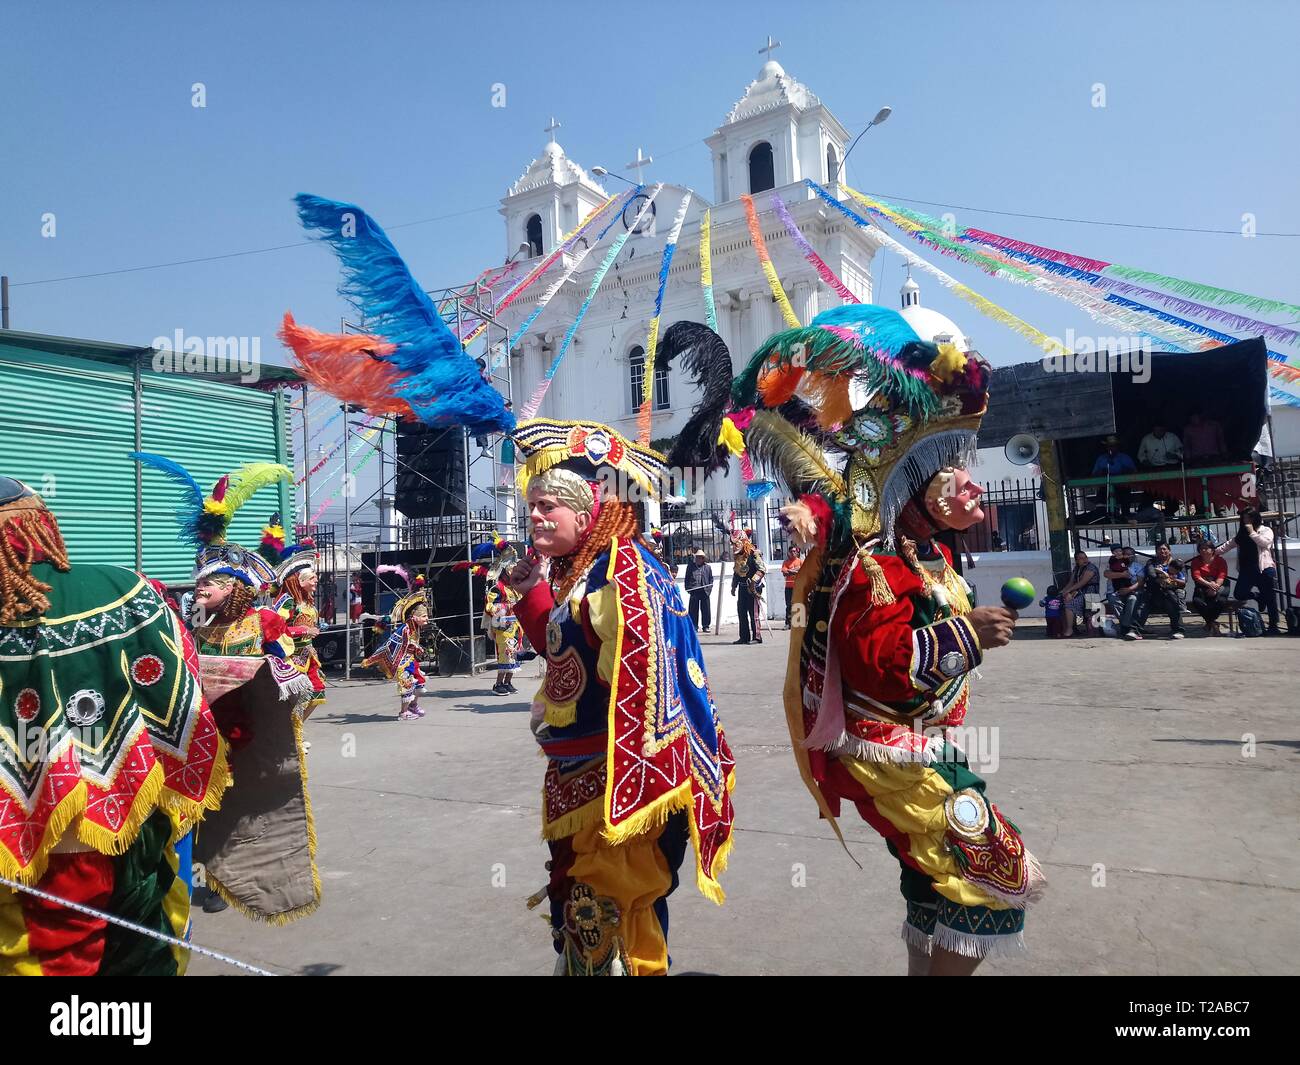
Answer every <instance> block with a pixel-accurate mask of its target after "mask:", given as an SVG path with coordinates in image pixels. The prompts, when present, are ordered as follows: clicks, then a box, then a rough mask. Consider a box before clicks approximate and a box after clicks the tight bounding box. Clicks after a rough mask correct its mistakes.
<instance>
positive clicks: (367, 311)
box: [294, 193, 515, 433]
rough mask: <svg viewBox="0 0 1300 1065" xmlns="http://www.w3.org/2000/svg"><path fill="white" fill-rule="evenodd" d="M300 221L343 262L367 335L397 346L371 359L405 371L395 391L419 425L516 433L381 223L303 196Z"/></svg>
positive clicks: (348, 291) (497, 396) (347, 290)
mask: <svg viewBox="0 0 1300 1065" xmlns="http://www.w3.org/2000/svg"><path fill="white" fill-rule="evenodd" d="M294 202H295V203H296V204H297V205H298V219H299V221H301V222H302V225H303V227H304V228H305V229H306V230H308V232H310V233H312V235H314V236H315V237H317V238H318V239H319V240H322V241H324V242H325V243H326V244H328V245H329V246H330V247H331V248H333V249H334V253H335V254H336V255H337V256H338V257H339V265H340V266H341V267H342V270H343V282H342V284H341V285H340V287H339V294H340V295H341V296H343V298H344V299H346V300H347V301H348V302H349V303H351V304H352V306H353V307H354V308H356V310H357V312H358V313H359V314H360V315H361V317H362V321H363V323H364V326H365V329H366V330H367V332H370V333H373V334H375V335H377V336H381V337H383V339H384V340H386V341H388V342H390V343H392V344H395V345H396V350H395V351H393V352H392V353H391V354H389V355H383V356H372V357H375V358H381V359H383V360H384V361H385V362H388V363H390V364H391V365H392V366H393V368H394V369H395V370H397V371H398V373H399V375H400V376H399V379H398V380H397V381H396V382H395V383H394V384H393V386H392V387H393V393H394V394H395V395H397V396H399V397H400V398H401V399H403V400H405V401H406V402H407V403H408V404H410V406H411V409H412V410H413V411H414V412H415V414H416V415H417V416H418V417H419V419H420V420H421V421H422V422H424V423H426V424H428V425H433V426H437V427H439V428H448V427H452V426H464V427H466V428H467V429H469V430H470V431H471V432H474V433H486V432H503V433H504V432H509V431H510V430H512V429H513V428H514V427H515V417H514V415H513V414H511V413H510V411H509V410H508V409H507V407H506V405H505V399H504V398H503V397H502V395H501V393H500V392H498V391H497V390H496V389H495V388H493V387H492V385H491V384H490V383H489V382H488V381H486V380H484V378H483V375H482V373H481V372H480V370H479V367H478V364H477V362H476V361H475V360H474V359H472V358H470V356H469V355H467V354H466V353H465V349H464V347H463V346H462V344H461V342H460V340H459V339H458V338H457V337H456V335H455V334H454V333H452V331H451V330H450V329H449V328H448V327H447V323H446V322H445V321H444V320H443V318H442V316H441V315H440V314H438V310H437V308H436V307H435V306H434V304H433V301H432V300H431V299H429V297H428V296H427V295H426V294H425V292H424V290H423V289H422V288H420V286H419V284H418V283H417V282H416V280H415V278H414V277H412V276H411V271H410V270H409V269H408V268H407V265H406V263H405V262H404V261H403V260H402V257H401V255H399V254H398V252H397V249H396V248H395V247H393V244H392V241H390V240H389V239H388V236H387V235H386V234H385V233H384V231H383V229H381V228H380V226H379V224H378V223H377V222H376V221H375V220H374V219H373V218H371V217H370V216H369V215H368V214H366V212H365V211H363V210H362V209H361V208H360V207H357V206H356V205H355V204H350V203H341V202H339V201H337V200H326V199H322V198H321V197H319V196H311V195H308V194H307V193H300V194H299V195H298V196H296V197H295V200H294Z"/></svg>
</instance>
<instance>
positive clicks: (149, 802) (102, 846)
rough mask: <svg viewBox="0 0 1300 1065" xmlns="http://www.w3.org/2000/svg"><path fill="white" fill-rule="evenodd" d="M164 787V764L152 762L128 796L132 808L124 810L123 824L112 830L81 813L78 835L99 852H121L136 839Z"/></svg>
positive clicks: (114, 853)
mask: <svg viewBox="0 0 1300 1065" xmlns="http://www.w3.org/2000/svg"><path fill="white" fill-rule="evenodd" d="M162 790H163V767H162V763H161V762H154V764H153V765H152V766H151V767H150V769H149V773H148V775H147V776H146V777H145V778H144V783H143V784H141V785H140V790H139V791H137V792H136V793H135V795H133V796H132V798H131V809H130V810H128V811H127V814H126V818H125V819H124V820H123V821H122V827H121V828H120V829H118V830H117V831H116V832H114V831H113V830H112V829H110V828H105V827H104V826H103V825H97V824H95V823H94V822H93V821H87V820H86V819H85V818H84V817H83V818H82V819H81V823H80V824H79V825H78V826H77V838H78V839H80V840H81V842H82V843H87V844H89V845H90V846H92V847H94V848H95V850H97V851H99V853H100V854H113V855H116V854H124V853H125V852H126V850H127V848H128V847H130V846H131V844H132V843H134V842H135V837H136V834H137V833H138V832H139V831H140V826H141V825H143V824H144V823H145V821H147V820H148V819H149V815H150V814H152V813H153V812H154V809H155V808H156V807H157V805H158V797H159V796H160V795H161V794H162Z"/></svg>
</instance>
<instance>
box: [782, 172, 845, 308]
mask: <svg viewBox="0 0 1300 1065" xmlns="http://www.w3.org/2000/svg"><path fill="white" fill-rule="evenodd" d="M772 206H773V208H775V210H776V216H777V218H779V219H781V223H782V224H783V225H784V226H785V231H786V232H787V233H788V234H790V239H791V240H792V241H794V244H795V247H797V248H798V249H799V250H800V251H801V252H803V257H804V258H805V259H807V260H808V262H809V263H810V264H811V265H812V268H813V269H814V270H816V271H817V276H818V277H820V278H821V279H822V280H823V281H825V282H826V284H828V285H830V287H831V288H832V289H834V290H835V294H836V295H837V296H839V298H840V299H842V300H843V301H844V302H845V303H861V302H862V301H861V300H860V299H858V297H857V296H855V295H853V293H852V292H850V291H849V287H848V285H846V284H845V283H844V282H843V281H841V280H840V279H839V278H838V277H836V276H835V271H834V270H832V269H831V268H830V267H829V266H827V265H826V263H825V261H823V259H822V257H821V256H820V255H818V254H817V252H816V251H814V250H813V246H812V245H811V244H809V243H808V239H807V238H806V237H805V236H804V235H803V233H802V231H801V230H800V229H799V226H798V225H796V224H795V220H794V219H793V218H792V217H791V216H790V211H789V209H788V208H787V207H786V205H785V201H784V200H782V199H781V197H780V196H778V195H777V194H776V193H775V192H774V193H772Z"/></svg>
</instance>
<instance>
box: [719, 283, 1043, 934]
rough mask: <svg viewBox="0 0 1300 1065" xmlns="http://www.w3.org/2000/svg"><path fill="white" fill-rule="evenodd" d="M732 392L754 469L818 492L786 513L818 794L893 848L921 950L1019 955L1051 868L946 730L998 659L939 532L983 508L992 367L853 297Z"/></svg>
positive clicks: (791, 338)
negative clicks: (981, 439)
mask: <svg viewBox="0 0 1300 1065" xmlns="http://www.w3.org/2000/svg"><path fill="white" fill-rule="evenodd" d="M796 391H797V392H798V393H800V395H802V396H803V397H804V398H806V399H808V400H810V401H811V404H812V405H811V406H806V405H804V404H802V403H801V402H799V401H798V398H797V397H796ZM732 399H733V402H734V403H736V404H737V405H745V404H755V405H756V408H757V410H756V413H755V414H754V416H753V421H752V422H751V424H750V427H749V430H748V431H747V433H746V437H747V443H748V445H749V447H750V449H751V451H752V452H753V453H754V455H755V457H756V458H758V459H759V460H766V461H768V462H769V463H770V464H772V465H775V466H777V467H778V468H779V469H780V470H781V472H782V473H783V475H784V477H785V479H786V481H787V482H788V484H789V485H790V487H791V488H792V489H793V490H795V491H796V492H799V493H803V494H802V495H801V497H800V501H799V502H798V503H797V504H796V505H795V506H793V507H790V508H787V515H788V517H789V519H790V520H791V522H792V524H793V526H794V529H795V532H796V535H797V536H798V537H799V538H801V539H802V540H803V541H804V542H806V543H808V544H810V545H811V546H812V551H811V553H810V555H809V557H808V558H807V560H806V561H805V562H804V565H803V567H802V568H801V570H800V573H799V577H798V579H797V581H796V584H795V591H794V596H793V599H794V603H795V604H797V605H799V606H800V607H802V609H801V610H798V611H796V616H795V622H796V623H795V624H794V626H793V634H792V638H791V642H790V648H791V652H790V654H791V657H790V661H789V670H788V674H787V681H786V712H787V719H788V723H789V726H790V732H791V737H792V740H793V743H794V752H795V759H796V762H797V763H798V765H799V769H800V773H801V775H802V777H803V779H804V782H805V784H806V785H807V786H808V788H809V790H810V791H811V792H812V793H813V796H814V798H816V800H817V802H818V805H819V807H820V808H821V810H822V813H823V815H824V816H826V817H828V818H832V821H833V815H835V814H836V813H838V811H839V805H840V802H841V801H842V800H848V801H850V802H852V803H853V804H854V805H855V806H856V808H857V809H858V812H859V813H860V814H861V815H862V817H863V819H864V820H866V821H867V822H868V823H869V824H870V825H871V826H872V827H873V828H875V829H876V831H877V832H879V833H880V834H881V835H882V836H884V837H885V840H886V843H887V846H888V847H889V850H890V852H891V853H892V854H893V855H894V856H895V857H896V858H897V859H898V861H899V863H900V865H901V867H902V881H901V890H902V894H903V897H904V900H905V902H906V907H907V918H906V923H905V924H904V925H903V938H904V940H905V941H906V942H907V943H908V944H909V945H910V946H911V947H913V948H915V949H916V950H918V951H921V952H925V953H929V952H930V950H931V947H932V945H933V946H935V947H941V948H943V949H944V950H946V951H949V952H952V953H955V954H961V955H965V956H967V957H972V958H982V957H986V956H988V955H990V954H996V953H1001V952H1004V951H1007V950H1010V949H1016V948H1020V947H1022V946H1023V937H1022V929H1023V927H1024V918H1025V907H1026V905H1027V903H1028V902H1029V901H1030V900H1031V898H1033V897H1034V895H1035V894H1036V892H1037V889H1038V887H1039V885H1040V884H1041V882H1042V874H1041V872H1040V870H1039V868H1038V864H1037V862H1036V861H1035V860H1034V859H1033V857H1032V855H1030V854H1029V852H1028V851H1027V850H1026V849H1025V846H1024V844H1023V842H1022V841H1021V839H1020V834H1019V831H1018V830H1017V829H1016V827H1015V825H1013V824H1012V823H1011V822H1010V821H1008V820H1007V819H1006V818H1005V817H1004V816H1003V815H1002V813H1001V812H1000V811H999V810H998V808H997V807H996V806H995V805H993V803H991V802H990V801H989V800H988V799H987V798H986V796H985V783H984V781H983V780H981V779H980V778H979V777H978V776H976V775H975V774H974V773H973V772H971V770H970V768H969V766H968V765H967V762H966V759H965V756H964V755H963V754H962V752H961V751H960V750H958V749H957V748H956V746H955V745H954V743H953V736H952V735H951V734H950V733H949V732H948V729H950V728H952V727H955V726H958V725H960V724H961V723H962V722H963V720H964V719H965V716H966V708H967V698H968V688H969V676H970V673H971V672H972V671H973V670H974V669H975V667H976V666H978V665H979V663H980V661H981V659H982V651H981V648H980V645H979V641H978V639H977V638H976V633H975V629H974V628H973V626H972V625H971V623H970V622H968V621H967V620H966V618H965V617H964V615H965V614H966V613H968V612H969V611H970V601H969V598H968V587H967V586H966V584H965V582H964V581H963V580H962V579H961V577H960V576H959V575H958V574H957V573H956V572H955V571H954V570H953V569H952V565H951V561H952V560H951V557H950V556H949V554H948V551H947V549H946V548H944V547H943V546H942V545H940V544H938V543H937V542H936V541H935V540H934V533H935V531H936V529H938V528H944V527H957V528H961V527H964V526H963V525H962V524H961V522H960V521H959V520H958V518H959V517H960V515H959V514H958V509H957V508H960V509H961V512H962V513H970V512H971V511H972V510H973V509H974V508H975V507H976V506H977V505H978V503H977V499H978V495H979V491H980V490H979V488H978V486H971V485H970V484H969V478H968V477H967V475H966V474H965V471H964V470H962V469H960V467H961V466H962V465H963V464H964V462H965V461H966V459H967V457H968V456H969V455H970V454H971V453H972V452H973V451H974V448H975V434H976V430H977V429H978V427H979V423H980V419H981V417H982V416H983V414H984V411H985V409H986V406H987V402H988V368H987V366H986V365H985V364H984V363H983V361H982V360H980V359H979V358H978V357H977V356H971V357H969V358H968V357H967V356H965V355H963V354H962V353H961V352H959V351H957V349H956V348H955V347H953V346H952V345H950V344H940V345H938V346H936V345H934V344H930V343H925V342H923V341H921V339H920V338H919V337H918V336H917V335H916V334H915V333H914V332H913V331H912V329H911V328H910V326H908V324H907V323H906V321H905V320H904V319H903V318H902V316H901V315H898V314H897V313H895V312H893V311H890V310H886V309H884V308H880V307H873V306H869V305H861V304H858V305H846V306H843V307H837V308H834V309H832V310H829V311H826V312H824V313H822V314H820V315H818V316H817V317H816V318H815V319H814V320H813V322H812V324H811V325H809V326H807V327H806V328H799V329H792V330H787V331H785V332H781V333H778V334H776V335H775V336H773V337H771V338H770V339H769V340H768V341H767V342H766V343H765V344H763V345H762V346H761V347H760V348H759V350H758V351H757V352H756V353H755V355H754V356H753V358H752V359H751V361H750V363H749V365H748V366H747V368H746V370H745V371H744V372H743V373H742V374H741V375H740V376H739V377H738V378H737V380H736V382H735V387H734V389H733V394H732ZM792 402H794V403H795V404H796V405H795V406H791V403H792ZM775 408H780V409H781V413H777V410H776V409H775ZM828 454H831V455H836V456H840V457H842V463H840V465H839V468H836V467H835V466H834V465H832V462H831V460H828V459H827V458H826V456H827V455H828ZM949 519H951V521H950V520H949ZM836 832H837V834H838V827H836Z"/></svg>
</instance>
